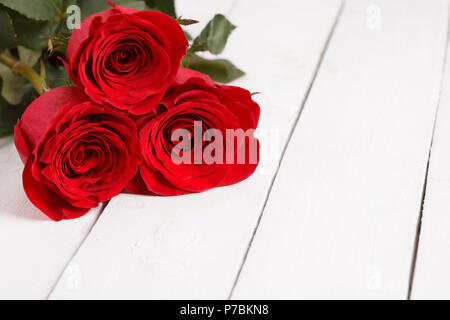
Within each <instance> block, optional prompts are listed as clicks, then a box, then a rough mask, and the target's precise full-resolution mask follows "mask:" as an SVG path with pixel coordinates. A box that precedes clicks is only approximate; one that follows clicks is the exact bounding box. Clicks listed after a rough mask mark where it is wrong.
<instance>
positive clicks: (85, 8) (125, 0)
mask: <svg viewBox="0 0 450 320" xmlns="http://www.w3.org/2000/svg"><path fill="white" fill-rule="evenodd" d="M112 3H114V4H115V5H118V6H123V7H128V8H133V9H136V10H145V9H147V6H146V3H145V1H143V0H142V1H134V0H112ZM78 6H79V7H80V10H81V20H84V19H86V18H87V17H89V16H91V15H93V14H94V13H97V12H100V11H105V10H109V9H112V7H111V6H110V5H109V4H108V3H107V2H106V0H105V1H103V0H101V1H100V0H78Z"/></svg>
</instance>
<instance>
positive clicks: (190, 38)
mask: <svg viewBox="0 0 450 320" xmlns="http://www.w3.org/2000/svg"><path fill="white" fill-rule="evenodd" d="M184 35H185V36H186V39H187V41H192V36H191V34H190V33H189V32H187V31H186V30H184Z"/></svg>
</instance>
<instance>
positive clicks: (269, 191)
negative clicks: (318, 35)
mask: <svg viewBox="0 0 450 320" xmlns="http://www.w3.org/2000/svg"><path fill="white" fill-rule="evenodd" d="M345 1H346V0H342V2H341V5H340V7H339V10H338V12H337V14H336V18H335V20H334V22H333V25H332V27H331V29H330V32H329V33H328V37H327V40H326V42H325V45H324V47H323V49H322V52H321V53H320V57H319V60H318V62H317V64H316V67H315V69H314V73H313V76H312V78H311V81H310V83H309V86H308V89H307V90H306V94H305V96H304V98H303V101H302V102H301V104H300V110H299V111H298V114H297V117H296V118H295V121H294V124H293V126H292V128H291V131H290V132H289V136H288V139H287V141H286V143H285V145H284V148H283V151H282V153H281V157H280V160H279V161H278V165H277V168H276V171H275V174H274V175H273V177H272V181H271V182H270V186H269V190H268V191H267V195H266V198H265V200H264V204H263V207H262V209H261V213H260V214H259V217H258V220H257V222H256V225H255V228H254V229H253V233H252V237H251V239H250V242H249V244H248V246H247V249H246V251H245V254H244V257H243V259H242V263H241V266H240V267H239V271H238V273H237V275H236V279H235V280H234V283H233V287H232V288H231V291H230V294H229V295H228V300H230V299H231V297H232V296H233V293H234V290H235V289H236V285H237V283H238V281H239V278H240V276H241V273H242V269H243V268H244V265H245V262H246V261H247V257H248V253H249V252H250V249H251V247H252V244H253V240H254V239H255V235H256V232H258V227H259V225H260V223H261V219H262V216H263V214H264V210H265V209H266V205H267V201H268V200H269V197H270V193H271V191H272V188H273V185H274V183H275V180H276V178H277V175H278V171H279V170H280V167H281V163H282V162H283V158H284V155H285V153H286V150H287V148H288V147H289V143H290V142H291V138H292V135H293V134H294V131H295V129H296V128H297V126H298V123H299V121H300V117H301V115H302V112H303V109H304V107H305V105H306V103H307V102H308V98H309V94H310V92H311V89H312V87H313V86H314V83H315V81H316V78H317V74H318V73H319V70H320V68H321V66H322V62H323V58H324V56H325V53H326V52H327V49H328V46H329V44H330V41H331V39H332V38H333V34H334V31H335V30H336V27H337V25H338V23H339V20H340V18H341V15H342V11H343V9H344V6H345Z"/></svg>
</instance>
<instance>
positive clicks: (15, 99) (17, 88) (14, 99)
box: [0, 64, 27, 105]
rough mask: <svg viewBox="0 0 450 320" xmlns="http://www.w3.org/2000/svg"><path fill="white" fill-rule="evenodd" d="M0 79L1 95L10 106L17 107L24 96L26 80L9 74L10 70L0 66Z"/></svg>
mask: <svg viewBox="0 0 450 320" xmlns="http://www.w3.org/2000/svg"><path fill="white" fill-rule="evenodd" d="M0 78H2V79H3V88H2V90H1V93H2V94H1V95H2V96H3V98H5V99H6V101H8V102H9V103H10V104H13V105H17V104H19V103H20V102H21V101H22V98H23V96H24V91H23V88H24V86H25V85H26V84H27V80H26V79H25V78H24V77H22V76H20V75H15V74H13V73H12V72H11V69H9V68H8V67H6V66H4V65H2V64H0Z"/></svg>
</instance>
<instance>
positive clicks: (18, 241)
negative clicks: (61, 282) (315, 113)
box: [0, 137, 99, 299]
mask: <svg viewBox="0 0 450 320" xmlns="http://www.w3.org/2000/svg"><path fill="white" fill-rule="evenodd" d="M0 168H1V180H0V195H1V196H0V253H1V258H0V299H45V298H46V297H47V296H48V294H49V293H50V291H51V290H52V288H53V286H54V285H55V283H56V281H57V280H58V277H59V276H60V274H61V273H62V271H63V270H64V268H65V266H66V264H67V262H68V261H69V260H70V258H71V257H72V256H73V255H74V254H75V252H76V250H77V249H78V247H79V245H80V244H81V242H82V241H83V239H84V238H85V237H86V235H87V234H88V232H89V230H90V228H91V226H92V224H93V223H94V222H95V220H96V218H97V215H98V212H99V209H94V210H91V212H89V213H88V214H87V215H86V216H85V217H83V218H81V219H77V220H71V221H62V222H58V223H57V222H54V221H51V220H50V219H48V218H47V217H46V216H45V215H44V214H42V213H41V212H40V211H39V210H38V209H36V208H35V207H34V206H33V205H32V204H31V203H30V201H29V200H28V199H27V197H26V195H25V192H24V191H23V187H22V170H23V164H22V162H21V161H20V159H19V156H18V154H17V151H16V149H15V147H14V144H13V142H12V138H11V137H9V138H2V139H0Z"/></svg>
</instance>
